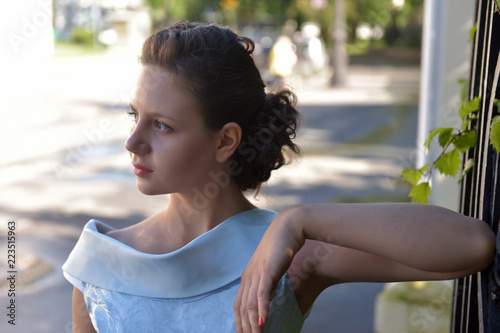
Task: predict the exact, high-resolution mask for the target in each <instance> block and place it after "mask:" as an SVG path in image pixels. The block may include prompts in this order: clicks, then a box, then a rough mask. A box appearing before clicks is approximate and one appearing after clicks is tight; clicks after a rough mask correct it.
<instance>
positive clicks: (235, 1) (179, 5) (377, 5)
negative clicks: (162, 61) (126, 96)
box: [145, 0, 423, 39]
mask: <svg viewBox="0 0 500 333" xmlns="http://www.w3.org/2000/svg"><path fill="white" fill-rule="evenodd" d="M145 3H146V5H147V6H148V7H149V9H150V12H151V15H152V18H153V22H154V25H155V26H158V25H161V24H164V23H166V22H174V21H179V20H191V21H213V20H215V21H217V22H219V23H239V24H247V23H251V24H256V25H257V24H262V23H266V24H273V25H275V26H276V27H279V26H281V25H283V24H284V23H285V22H286V20H287V19H292V20H295V21H297V23H298V25H299V26H300V25H301V24H302V23H304V22H311V21H313V22H317V23H318V24H319V25H320V26H321V30H322V32H323V34H324V36H325V38H328V35H329V31H330V26H331V25H332V23H333V21H334V15H335V13H334V7H335V6H334V5H335V0H324V5H325V6H324V7H323V8H315V7H314V6H313V0H273V1H269V0H146V1H145ZM345 4H346V24H347V29H348V36H350V39H352V38H355V31H356V29H357V27H359V25H360V24H362V23H365V24H369V25H371V26H380V27H382V28H387V27H389V26H391V25H393V24H401V23H403V24H404V22H406V21H408V20H411V17H415V15H416V13H417V14H418V8H419V7H421V6H422V4H423V0H406V1H405V4H404V6H403V7H402V8H401V9H399V10H397V11H395V9H394V8H393V5H392V0H345ZM207 14H210V15H211V16H208V17H207ZM395 20H398V22H395Z"/></svg>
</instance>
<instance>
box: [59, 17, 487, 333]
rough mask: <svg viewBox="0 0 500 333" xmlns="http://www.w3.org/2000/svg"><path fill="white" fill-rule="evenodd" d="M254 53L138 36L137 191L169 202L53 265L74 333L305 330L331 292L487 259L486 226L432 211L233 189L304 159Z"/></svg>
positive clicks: (222, 44) (91, 230) (202, 39)
mask: <svg viewBox="0 0 500 333" xmlns="http://www.w3.org/2000/svg"><path fill="white" fill-rule="evenodd" d="M252 51H253V43H252V42H251V41H250V40H249V39H246V38H244V37H239V36H237V35H235V34H234V33H233V32H232V31H230V30H229V29H226V28H221V27H218V26H215V25H208V26H202V25H197V24H190V23H179V24H176V25H173V26H171V27H169V28H166V29H162V30H160V31H158V32H156V33H155V34H153V35H152V36H151V37H149V38H148V39H147V41H146V42H145V44H144V46H143V49H142V54H141V58H140V61H141V64H142V71H141V74H140V76H139V80H138V83H137V89H136V91H135V94H134V97H133V99H132V101H131V103H130V114H131V116H132V118H133V126H132V130H131V133H130V136H129V138H128V140H127V142H126V144H125V147H126V148H127V150H128V151H129V152H130V156H131V161H132V165H133V168H134V173H135V175H136V179H137V187H138V188H139V190H140V191H141V192H142V193H144V194H147V195H156V194H166V193H168V194H170V202H169V204H168V206H167V207H166V208H165V209H164V210H162V211H160V212H159V213H157V214H156V215H154V216H152V217H149V218H147V219H146V220H144V221H142V222H140V223H137V224H135V225H133V226H131V227H128V228H125V229H121V230H116V229H113V228H111V227H109V226H107V225H105V224H103V223H102V222H99V221H94V220H91V221H90V222H89V223H88V224H87V225H86V227H85V229H84V231H83V233H82V236H81V237H80V240H79V241H78V243H77V245H76V246H75V248H74V250H73V251H72V253H71V254H70V256H69V258H68V261H67V262H66V263H65V265H64V266H63V269H64V273H65V276H66V277H67V279H68V280H69V281H70V282H71V283H72V284H73V285H74V286H75V288H74V293H73V322H74V330H75V332H94V331H99V332H141V331H146V332H234V331H235V330H236V331H239V332H260V331H262V330H263V331H265V332H273V333H274V332H287V333H290V332H299V331H300V329H301V327H302V324H303V321H304V320H305V318H306V317H307V313H308V311H309V309H310V307H311V305H312V304H313V302H314V300H315V299H316V297H317V296H318V295H319V294H320V293H321V291H322V290H323V289H325V288H326V287H328V286H330V285H333V284H336V283H341V282H348V281H396V280H423V279H448V278H454V277H458V276H464V275H467V274H471V273H473V272H476V271H478V270H481V269H482V268H484V267H486V266H487V265H488V264H489V263H490V262H491V260H492V255H493V248H494V245H493V234H492V232H491V231H490V230H489V228H488V227H487V226H486V224H484V223H480V221H476V220H474V219H471V218H467V217H464V216H461V215H459V214H456V213H453V212H451V211H448V210H445V209H442V208H438V207H433V206H423V205H411V204H395V205H392V204H380V205H303V206H295V207H290V208H288V209H285V210H283V211H282V212H280V213H279V214H277V213H275V212H272V211H269V210H265V209H258V208H256V207H255V206H253V205H252V204H251V203H250V202H249V201H248V200H247V199H246V197H245V196H244V194H243V192H244V191H247V190H257V191H258V189H259V187H260V184H261V183H263V182H265V181H267V180H268V179H269V177H270V174H271V171H272V170H275V169H277V168H279V167H281V166H282V165H283V164H284V163H285V161H286V158H287V155H291V154H293V153H298V148H297V146H296V145H295V144H294V143H293V141H292V140H293V138H294V137H295V131H296V128H297V123H298V113H297V111H296V109H295V98H294V95H293V94H292V93H291V92H289V91H287V90H283V91H281V92H279V93H277V94H266V93H265V91H264V84H263V82H262V79H261V77H260V74H259V72H258V70H257V68H256V67H255V64H254V62H253V59H252V58H251V54H252ZM271 221H273V222H272V223H271ZM259 243H260V245H259ZM257 246H258V247H257ZM252 256H253V257H252ZM245 267H246V268H245ZM240 281H241V284H240ZM82 309H83V310H82ZM233 310H234V313H233Z"/></svg>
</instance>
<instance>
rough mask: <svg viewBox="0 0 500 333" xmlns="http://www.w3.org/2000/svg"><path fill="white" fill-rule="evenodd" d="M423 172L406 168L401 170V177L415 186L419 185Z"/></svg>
mask: <svg viewBox="0 0 500 333" xmlns="http://www.w3.org/2000/svg"><path fill="white" fill-rule="evenodd" d="M422 175H423V172H422V171H420V170H417V169H414V168H406V169H404V170H403V171H401V177H402V178H403V179H404V181H406V182H408V183H410V184H412V185H413V186H415V185H417V184H418V182H419V181H420V178H422Z"/></svg>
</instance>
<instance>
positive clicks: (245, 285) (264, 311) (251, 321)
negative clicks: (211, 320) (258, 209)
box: [233, 208, 305, 333]
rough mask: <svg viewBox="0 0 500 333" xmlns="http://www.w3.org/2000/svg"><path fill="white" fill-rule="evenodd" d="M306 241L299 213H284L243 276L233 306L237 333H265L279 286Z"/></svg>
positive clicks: (263, 238)
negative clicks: (270, 309)
mask: <svg viewBox="0 0 500 333" xmlns="http://www.w3.org/2000/svg"><path fill="white" fill-rule="evenodd" d="M304 241H305V238H304V233H303V231H302V227H301V219H300V215H299V214H298V213H297V209H293V208H289V209H286V210H283V211H282V212H280V213H279V214H278V215H277V216H276V218H275V219H274V220H273V222H272V223H271V225H270V226H269V228H268V229H267V231H266V233H265V234H264V236H263V237H262V240H261V242H260V244H259V246H258V247H257V249H256V250H255V253H254V255H253V256H252V259H251V260H250V262H249V263H248V265H247V267H246V268H245V270H244V271H243V274H242V275H241V284H240V288H239V290H238V294H237V296H236V300H235V302H234V306H233V309H234V317H235V325H236V331H237V332H241V333H250V332H252V333H260V332H262V326H263V325H264V324H265V322H266V320H267V316H268V313H269V304H270V302H271V300H272V298H273V296H274V290H275V288H276V285H277V284H278V282H279V280H280V279H281V277H282V276H283V274H284V273H285V272H286V270H287V269H288V267H289V266H290V263H291V262H292V259H293V257H294V256H295V254H296V253H297V252H298V250H299V249H300V248H301V247H302V245H303V244H304Z"/></svg>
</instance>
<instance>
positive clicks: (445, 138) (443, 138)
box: [438, 128, 453, 148]
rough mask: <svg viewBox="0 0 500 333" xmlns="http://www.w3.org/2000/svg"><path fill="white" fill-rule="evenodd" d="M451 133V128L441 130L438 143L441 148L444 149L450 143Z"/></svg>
mask: <svg viewBox="0 0 500 333" xmlns="http://www.w3.org/2000/svg"><path fill="white" fill-rule="evenodd" d="M452 132H453V128H443V130H442V131H441V132H440V133H439V137H438V141H439V145H440V146H441V147H443V148H444V147H446V145H447V144H448V143H449V142H450V141H451V139H452V137H451V133H452Z"/></svg>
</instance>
